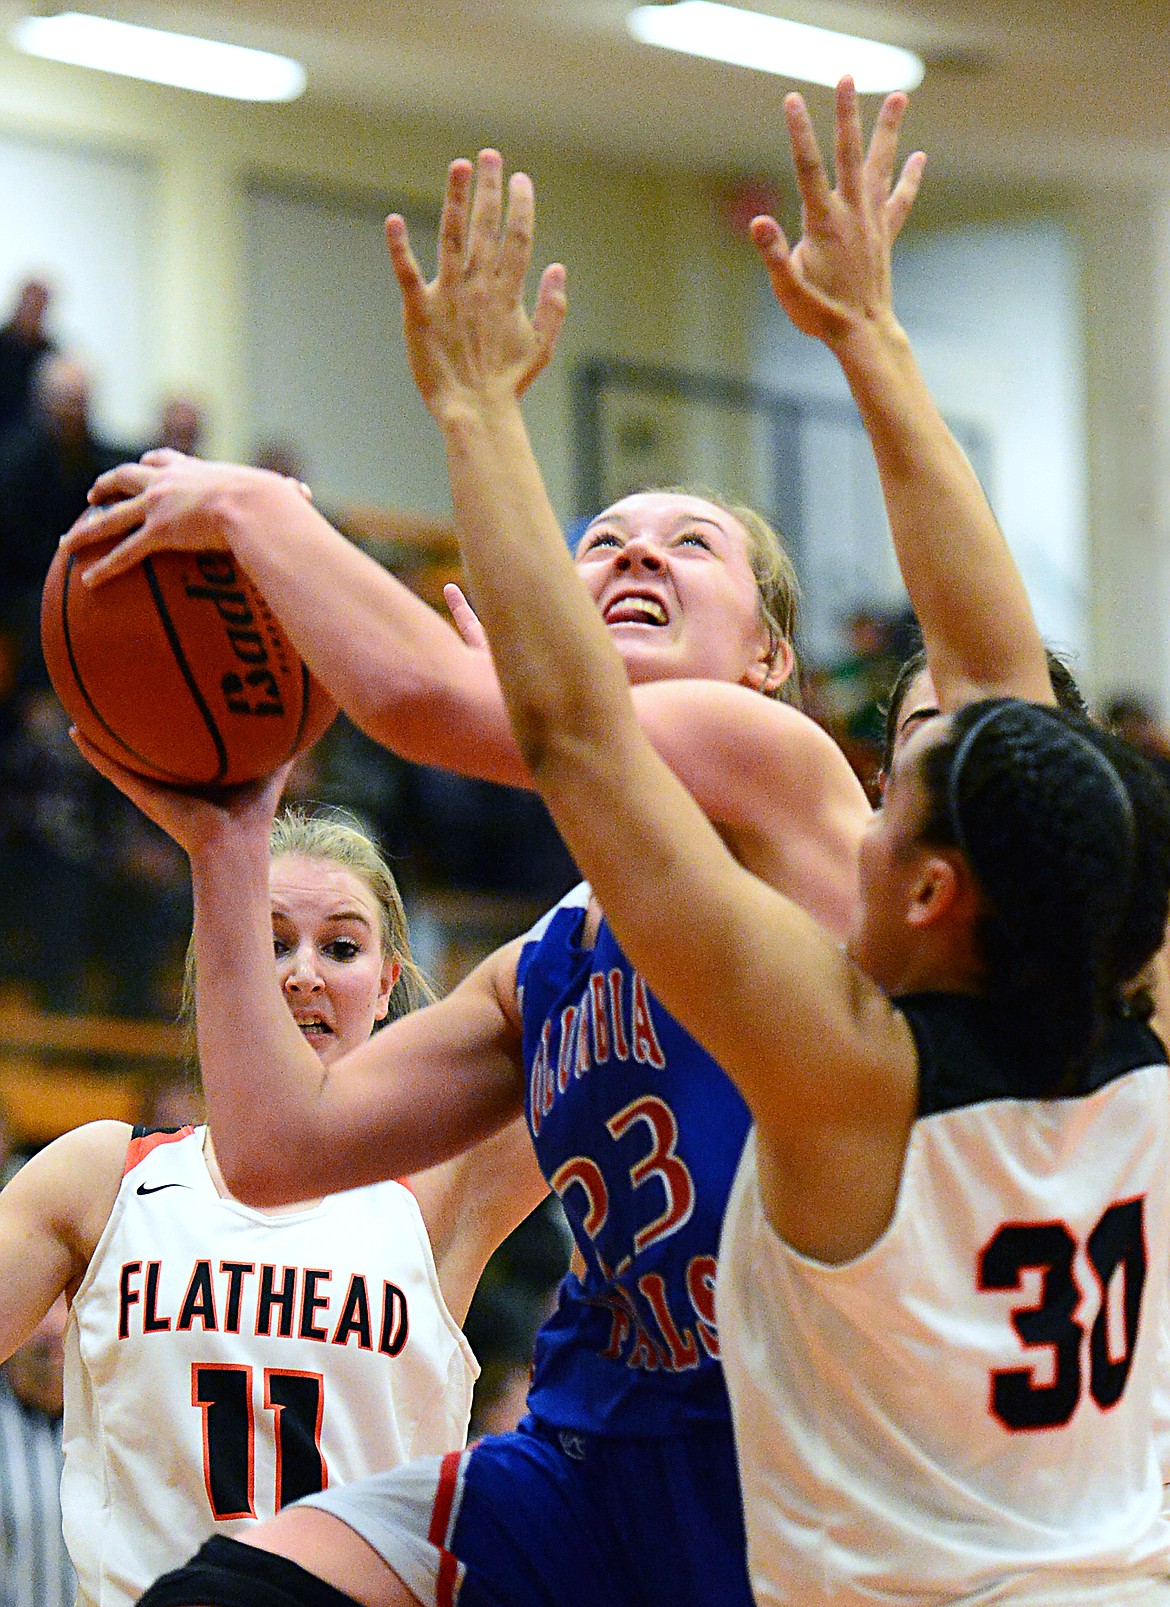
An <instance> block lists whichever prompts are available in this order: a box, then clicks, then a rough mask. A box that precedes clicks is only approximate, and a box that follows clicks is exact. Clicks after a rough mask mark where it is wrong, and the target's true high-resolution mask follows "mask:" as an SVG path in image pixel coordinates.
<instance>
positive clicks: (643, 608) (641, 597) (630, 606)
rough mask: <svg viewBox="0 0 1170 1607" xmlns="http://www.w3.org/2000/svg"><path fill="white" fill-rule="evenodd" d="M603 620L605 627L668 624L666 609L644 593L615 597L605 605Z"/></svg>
mask: <svg viewBox="0 0 1170 1607" xmlns="http://www.w3.org/2000/svg"><path fill="white" fill-rule="evenodd" d="M603 618H604V620H605V623H606V624H607V625H655V626H662V625H665V624H667V622H668V619H667V613H666V609H665V608H664V607H663V605H662V604H661V603H660V602H659V600H658V598H657V597H652V596H650V595H649V594H648V593H646V592H627V593H626V594H625V595H624V596H622V597H615V598H614V600H613V602H611V603H609V604H608V605H607V607H606V610H605V613H604V615H603Z"/></svg>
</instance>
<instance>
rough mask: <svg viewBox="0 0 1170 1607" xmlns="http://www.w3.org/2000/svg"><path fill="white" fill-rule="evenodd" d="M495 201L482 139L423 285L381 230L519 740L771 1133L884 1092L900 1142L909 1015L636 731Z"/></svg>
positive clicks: (812, 1122) (453, 182) (551, 305)
mask: <svg viewBox="0 0 1170 1607" xmlns="http://www.w3.org/2000/svg"><path fill="white" fill-rule="evenodd" d="M501 212H502V195H501V172H500V160H499V157H498V155H497V154H496V153H495V152H484V153H481V156H480V162H479V172H478V180H477V185H476V190H475V199H474V203H473V202H472V200H471V170H470V166H469V164H466V163H454V164H453V165H452V168H451V170H450V175H449V181H448V190H447V199H446V204H445V208H444V219H445V228H444V235H443V238H444V242H445V249H444V251H443V252H441V254H440V267H439V275H438V278H437V280H436V281H435V283H434V284H432V285H429V286H428V285H425V284H424V283H423V281H422V279H421V275H419V273H418V269H417V265H416V264H415V263H414V261H413V258H412V257H411V255H410V253H409V246H408V243H407V241H406V235H405V229H404V228H402V227H401V225H396V226H395V228H394V230H393V231H392V233H391V246H392V252H393V254H394V258H395V264H396V269H397V272H398V275H399V281H400V283H401V285H402V288H403V294H404V300H405V303H406V305H407V309H408V330H409V331H410V332H411V334H412V337H413V339H412V342H411V357H412V365H413V367H414V371H415V375H416V378H417V379H418V381H419V384H420V388H421V389H422V390H423V394H424V397H425V398H426V400H427V402H428V405H429V406H430V407H431V410H432V412H433V413H434V415H435V417H436V419H437V420H438V422H439V424H440V427H441V429H442V431H443V435H444V440H445V443H446V447H447V456H448V467H449V470H450V475H451V485H452V492H453V495H454V498H455V506H456V510H457V514H458V519H459V523H460V528H461V533H462V538H463V540H464V542H465V556H466V558H467V562H468V565H469V568H470V570H471V573H472V576H473V582H474V585H475V589H476V596H477V600H478V602H479V605H480V609H481V612H482V618H483V621H484V625H485V627H486V629H487V632H488V636H489V638H490V640H491V641H492V643H493V647H494V650H495V653H496V658H497V663H498V664H499V666H500V670H501V681H502V685H503V688H504V693H505V697H506V699H507V702H508V708H509V713H510V715H511V718H512V722H513V726H514V728H515V730H516V733H517V739H518V741H519V743H520V747H521V749H522V751H523V753H524V755H525V757H526V759H527V761H528V763H529V766H530V768H531V769H532V772H533V774H534V776H535V777H536V780H537V783H538V785H539V786H540V789H541V792H542V794H543V795H544V796H545V798H546V799H547V801H548V802H549V805H550V807H551V808H552V810H553V813H554V815H555V817H556V820H557V824H558V826H559V827H560V829H561V831H562V833H563V835H564V836H565V838H566V841H567V842H568V843H569V846H570V848H571V849H572V850H573V852H574V853H575V854H576V855H578V856H579V858H578V863H579V864H580V865H581V867H582V869H583V870H584V871H585V873H586V874H587V875H588V876H589V877H590V879H591V881H592V882H593V886H594V891H595V892H596V894H597V896H598V898H599V900H600V902H601V905H602V907H603V908H604V909H605V911H606V914H607V917H608V918H609V919H610V921H611V922H612V924H613V926H614V928H615V931H616V932H617V934H618V937H619V939H620V940H621V942H622V944H623V947H624V948H625V949H626V951H627V953H628V954H629V957H630V959H631V960H632V962H633V963H634V965H635V966H636V967H637V968H638V969H639V970H640V971H642V972H644V974H645V975H646V977H647V979H648V980H649V981H650V983H651V985H652V986H653V987H654V988H655V990H656V992H658V993H659V995H660V997H661V998H662V1000H663V1002H664V1003H665V1004H666V1006H667V1008H668V1009H670V1010H671V1011H672V1012H673V1013H675V1014H676V1015H677V1016H678V1018H679V1019H680V1020H681V1021H683V1022H684V1023H685V1024H686V1025H687V1026H688V1027H689V1028H690V1029H691V1030H692V1031H693V1032H695V1033H696V1035H697V1036H698V1037H699V1038H700V1040H701V1041H702V1042H703V1043H704V1044H705V1046H706V1047H707V1048H708V1049H709V1050H710V1052H711V1053H712V1054H713V1055H714V1056H715V1058H716V1059H717V1060H719V1062H720V1064H722V1065H723V1066H724V1067H725V1069H726V1070H727V1071H728V1072H729V1074H730V1075H731V1076H732V1077H733V1078H735V1079H736V1081H737V1082H738V1083H739V1084H740V1086H741V1087H742V1088H743V1090H744V1092H745V1094H746V1096H747V1098H748V1100H749V1102H750V1103H751V1105H752V1109H753V1113H754V1115H755V1117H756V1120H757V1122H758V1123H759V1125H760V1126H761V1129H762V1130H763V1131H764V1132H765V1134H766V1135H767V1136H768V1137H769V1138H771V1139H773V1140H774V1141H775V1143H776V1144H777V1145H778V1146H784V1147H791V1146H792V1145H793V1144H794V1143H796V1144H797V1146H798V1147H799V1148H802V1149H803V1148H805V1147H807V1145H808V1143H809V1140H810V1135H811V1136H812V1138H813V1140H814V1144H815V1139H816V1137H817V1136H819V1135H821V1134H823V1133H825V1132H826V1131H828V1130H830V1129H834V1128H836V1127H839V1126H841V1125H846V1126H850V1127H852V1126H855V1125H856V1124H857V1122H858V1120H859V1118H858V1114H857V1113H858V1111H864V1112H865V1113H866V1120H872V1114H873V1110H874V1108H875V1104H876V1105H877V1107H878V1108H880V1109H882V1110H883V1112H889V1113H890V1114H889V1115H888V1116H887V1120H888V1122H889V1124H890V1125H891V1130H892V1131H893V1132H894V1133H895V1135H901V1137H902V1138H904V1130H905V1126H906V1124H907V1123H908V1120H909V1116H908V1112H910V1111H912V1103H913V1101H912V1091H913V1086H914V1079H913V1049H912V1046H911V1045H910V1043H909V1038H908V1034H907V1033H906V1032H905V1030H904V1028H903V1026H902V1024H901V1021H900V1018H898V1017H897V1016H896V1015H895V1013H894V1012H893V1011H892V1010H891V1009H890V1007H889V1005H888V1004H887V1003H886V1002H885V1000H884V999H882V997H881V996H880V994H878V992H877V990H876V989H874V988H873V987H872V986H871V985H869V984H866V983H863V982H861V981H859V979H858V977H857V973H856V971H855V968H854V967H852V966H851V965H850V963H849V962H848V961H847V960H846V959H845V958H844V956H843V955H842V954H841V952H840V949H839V947H838V945H837V944H836V943H834V942H833V941H832V940H831V939H829V938H828V937H827V936H826V935H825V934H824V933H823V932H822V930H821V929H820V927H819V926H818V925H817V924H816V923H815V922H814V921H813V920H812V919H811V918H810V917H809V916H807V915H805V914H804V913H803V912H802V911H800V910H799V909H797V908H796V907H795V905H793V904H792V903H791V902H790V901H788V900H786V899H784V898H782V897H781V896H779V895H778V894H777V893H776V892H774V891H773V890H772V889H771V888H770V887H768V886H766V885H765V884H764V883H763V882H761V881H760V880H759V879H757V878H756V877H755V876H753V875H751V874H749V873H748V872H747V871H745V870H744V869H743V868H742V867H740V866H739V865H738V864H737V863H736V861H735V860H734V858H733V857H732V856H731V854H730V853H728V851H727V849H726V848H725V846H724V844H723V843H722V841H721V840H720V837H719V835H718V834H717V832H716V831H715V830H714V828H713V827H712V826H711V824H710V823H709V822H708V821H707V819H706V818H705V816H704V815H703V813H702V811H701V810H700V809H699V808H698V806H697V805H696V804H695V802H694V800H693V799H692V798H691V797H690V796H689V794H688V793H687V792H686V790H685V788H683V787H682V786H681V785H680V784H679V783H678V781H677V780H676V779H675V778H674V777H673V776H672V775H671V773H670V771H669V770H668V769H667V768H666V766H665V765H664V764H663V763H662V761H661V760H660V759H659V758H658V756H657V755H656V754H655V753H654V751H653V750H652V748H651V747H650V746H649V744H648V743H647V742H646V740H645V738H644V736H643V735H642V732H641V731H640V729H639V726H638V722H637V720H636V718H635V716H634V713H633V708H632V704H631V700H630V697H629V691H628V688H627V686H626V681H625V675H624V671H623V669H622V666H621V662H620V660H619V658H618V656H617V653H616V651H615V650H614V647H613V644H612V642H611V641H610V638H609V633H608V631H607V630H606V628H605V626H604V624H603V623H602V621H601V618H600V616H599V615H598V614H597V612H596V610H595V609H593V608H592V607H591V606H590V605H589V603H588V600H587V597H586V594H585V591H584V589H583V587H582V585H581V583H580V581H579V578H578V577H577V575H576V573H575V571H574V568H573V565H572V562H571V560H570V559H569V557H568V554H567V553H566V552H565V549H564V544H563V543H562V542H561V540H560V537H559V532H558V531H557V528H556V522H555V519H554V517H553V514H552V510H551V508H550V507H549V504H548V499H547V496H546V494H545V491H544V487H543V484H542V482H541V479H540V474H539V471H538V469H537V466H536V463H535V460H534V458H533V455H532V451H531V446H530V443H529V441H528V437H527V433H526V431H525V429H524V424H523V419H522V417H521V414H520V410H519V407H518V405H517V402H516V397H515V392H514V386H513V383H512V376H513V374H514V372H515V371H516V369H517V368H518V367H519V366H520V365H521V364H522V362H523V358H524V351H525V345H526V343H527V342H530V341H539V340H540V339H541V338H544V337H543V336H542V327H541V326H542V320H543V321H547V320H548V319H550V318H553V319H555V317H556V307H555V301H556V298H557V296H558V292H559V274H558V273H557V272H555V271H553V270H546V274H545V277H544V279H543V280H542V288H541V292H540V294H539V296H538V301H537V311H536V315H535V320H534V323H533V324H529V322H528V320H527V318H526V316H525V315H524V313H523V308H522V305H521V303H520V296H521V287H522V283H523V271H524V267H525V266H526V265H527V259H528V254H529V251H530V241H531V226H532V195H531V187H530V185H529V184H528V182H527V180H525V179H524V178H523V177H522V176H520V175H518V176H516V177H514V178H513V180H512V184H511V188H510V192H509V209H508V219H507V224H506V227H504V229H503V231H502V233H501ZM696 912H701V918H698V919H697V918H696ZM778 979H779V980H782V983H783V985H782V986H778V985H777V983H778ZM778 1045H783V1053H782V1054H778V1052H777V1046H778ZM895 1095H898V1096H900V1097H894V1096H895ZM898 1142H900V1139H899V1138H898V1137H897V1136H895V1142H894V1149H895V1150H896V1151H897V1154H898V1155H899V1157H900V1150H897V1143H898Z"/></svg>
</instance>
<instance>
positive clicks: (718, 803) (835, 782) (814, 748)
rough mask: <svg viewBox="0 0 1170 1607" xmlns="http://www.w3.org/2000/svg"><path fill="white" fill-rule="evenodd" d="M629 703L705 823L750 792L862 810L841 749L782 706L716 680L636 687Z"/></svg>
mask: <svg viewBox="0 0 1170 1607" xmlns="http://www.w3.org/2000/svg"><path fill="white" fill-rule="evenodd" d="M634 701H635V704H636V706H637V709H638V715H639V719H640V721H641V723H642V726H643V729H644V730H645V731H646V733H647V735H648V736H649V737H650V738H651V740H652V741H653V742H654V744H655V746H656V747H657V748H658V751H659V752H660V753H661V754H662V756H663V758H665V759H666V761H667V763H668V764H669V765H670V766H671V768H672V769H673V770H674V771H675V773H676V774H677V775H678V776H679V778H680V779H681V780H682V781H684V782H685V783H686V785H687V786H688V787H689V788H690V790H691V792H692V793H694V794H695V796H696V798H697V799H698V800H699V802H700V803H703V804H704V807H705V808H706V809H707V813H708V814H709V815H710V816H711V818H712V819H713V820H716V821H719V820H721V819H723V818H724V817H725V815H726V814H727V813H728V811H731V812H732V814H734V812H735V809H736V801H737V800H742V799H743V798H744V797H745V796H746V797H747V798H749V799H750V798H752V797H753V796H755V794H756V793H757V792H766V793H768V794H770V795H772V796H775V795H776V793H777V792H779V793H781V794H786V795H787V796H788V797H789V798H790V799H795V798H799V799H801V800H802V801H803V804H804V806H805V807H807V801H808V800H809V798H810V796H812V797H825V796H829V797H835V798H836V799H838V800H839V801H840V802H841V803H843V804H845V805H847V806H850V807H853V808H856V809H858V810H860V811H864V810H865V809H866V803H865V795H864V792H863V791H862V788H861V785H860V783H859V782H858V780H857V778H856V776H855V775H854V774H853V771H852V770H851V768H850V766H849V762H848V760H847V759H846V758H845V755H844V754H843V753H842V752H841V749H840V748H839V747H838V746H837V744H836V743H835V742H834V741H833V739H832V738H831V737H830V736H829V735H828V734H827V732H825V731H824V730H822V728H821V727H820V726H819V725H817V723H816V721H815V720H812V719H810V718H809V716H808V715H807V714H803V713H802V712H801V711H800V710H799V709H794V708H793V707H792V706H791V705H790V704H787V703H778V702H777V701H776V700H775V699H774V698H769V697H765V696H764V695H763V694H762V693H760V692H756V691H752V690H750V689H749V688H748V687H745V686H733V685H729V684H727V683H726V682H722V681H660V682H656V683H654V684H653V685H648V686H640V687H637V688H636V689H635V694H634ZM708 796H709V798H710V805H711V806H710V807H709V806H708V803H707V798H708Z"/></svg>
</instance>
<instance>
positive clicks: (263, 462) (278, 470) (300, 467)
mask: <svg viewBox="0 0 1170 1607" xmlns="http://www.w3.org/2000/svg"><path fill="white" fill-rule="evenodd" d="M252 467H253V468H254V469H267V470H268V472H269V473H270V474H283V475H284V476H285V477H286V478H287V479H289V480H305V479H307V478H308V471H307V468H306V464H305V457H304V453H303V452H302V451H301V450H300V448H299V447H296V446H294V445H293V444H292V442H291V441H265V442H264V444H263V446H259V447H257V448H256V450H255V452H253V454H252Z"/></svg>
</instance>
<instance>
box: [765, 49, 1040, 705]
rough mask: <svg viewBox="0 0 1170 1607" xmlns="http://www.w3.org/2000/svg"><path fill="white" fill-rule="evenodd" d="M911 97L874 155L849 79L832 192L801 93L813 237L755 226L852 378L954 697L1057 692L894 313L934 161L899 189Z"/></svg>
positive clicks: (936, 655) (969, 478)
mask: <svg viewBox="0 0 1170 1607" xmlns="http://www.w3.org/2000/svg"><path fill="white" fill-rule="evenodd" d="M905 106H906V98H905V96H902V95H892V96H890V97H889V99H888V100H887V101H886V102H885V105H884V106H883V108H882V110H881V112H880V114H879V117H878V122H877V126H876V129H875V132H874V137H873V140H872V142H871V144H870V147H869V151H868V153H863V149H862V141H861V129H860V123H859V119H858V112H857V97H856V95H855V93H854V90H853V85H852V83H851V81H849V80H843V81H842V83H841V85H839V86H838V91H837V121H836V161H835V168H836V187H835V188H830V185H829V180H828V178H827V176H826V173H825V168H824V164H823V161H822V158H821V154H820V150H819V149H818V146H817V141H816V137H815V135H814V133H813V129H812V124H811V122H810V120H809V115H808V112H807V110H806V108H805V104H804V102H803V100H802V99H801V97H800V96H799V95H790V96H788V98H787V100H786V101H785V113H786V116H787V120H788V131H789V136H790V139H791V143H792V152H793V161H794V165H795V168H796V174H797V179H798V182H799V185H800V193H801V199H802V203H803V209H802V222H803V227H804V235H803V238H802V239H801V240H800V242H799V243H798V244H797V245H796V246H795V247H793V248H792V249H791V250H790V249H789V247H788V244H787V242H786V241H785V238H784V235H783V232H782V231H781V229H780V227H779V225H778V224H777V223H776V221H775V219H773V218H770V217H761V218H757V219H755V220H754V222H753V225H752V234H753V237H754V239H755V242H756V245H757V247H758V248H759V251H760V255H761V257H762V259H763V261H764V264H765V266H766V268H767V270H768V273H769V276H770V278H771V281H772V288H773V290H774V292H775V294H776V298H777V300H778V301H779V302H780V304H781V306H782V307H783V308H784V310H785V312H786V313H787V314H788V316H789V318H790V319H791V320H792V322H793V323H794V324H795V325H796V327H797V328H798V329H800V330H802V331H803V332H804V333H806V334H809V335H813V336H815V337H816V338H817V339H819V340H821V341H823V342H824V343H825V344H826V345H827V346H828V347H829V349H830V351H832V352H833V354H834V355H835V356H836V358H837V360H838V362H839V363H840V365H841V368H842V370H843V372H844V374H845V377H846V379H847V380H848V382H849V387H850V389H851V391H852V393H853V397H854V400H855V401H856V403H857V406H858V409H859V411H860V413H861V417H862V420H863V422H864V424H865V428H866V431H867V433H868V435H869V439H870V443H871V445H872V447H873V452H874V457H875V459H876V461H877V467H878V473H879V475H880V477H881V483H882V491H883V493H884V496H885V502H886V509H887V512H888V514H889V519H890V528H891V531H892V533H893V537H894V546H895V548H896V550H897V555H898V563H899V566H900V568H901V571H902V577H903V579H904V580H905V582H906V587H907V590H908V591H909V594H910V601H911V603H912V604H913V607H914V611H915V613H916V614H917V616H918V619H919V622H920V624H921V626H922V632H923V638H924V641H925V645H926V650H927V657H928V659H929V661H930V667H931V673H932V675H933V677H934V682H935V686H936V689H937V690H938V693H939V697H940V701H941V702H942V704H943V706H944V707H948V708H950V707H955V706H957V705H958V704H960V703H964V702H969V701H971V700H972V699H974V698H977V697H985V696H990V695H1012V696H1019V697H1028V698H1034V699H1035V700H1036V701H1038V702H1051V701H1052V691H1051V687H1050V685H1049V680H1048V672H1047V667H1046V663H1045V657H1044V646H1043V642H1042V640H1041V638H1040V635H1039V632H1038V630H1037V627H1036V621H1035V619H1034V617H1033V614H1032V609H1031V605H1030V603H1029V601H1028V596H1027V593H1026V591H1025V590H1024V584H1023V580H1022V578H1021V576H1020V573H1019V570H1018V568H1017V566H1016V563H1015V560H1014V559H1013V557H1012V555H1011V552H1010V551H1009V549H1008V546H1007V543H1006V542H1005V541H1004V539H1003V534H1002V532H1001V531H1000V528H999V525H998V524H997V522H996V519H995V516H994V514H993V513H992V511H991V508H990V507H989V506H988V503H987V499H986V497H985V496H984V493H983V489H982V487H981V486H980V484H979V481H978V479H977V478H976V476H975V473H974V471H973V470H972V468H971V465H970V463H969V462H968V461H967V458H966V456H965V455H964V453H963V451H962V449H961V448H960V446H959V444H958V442H957V441H956V440H955V439H954V437H953V435H952V434H951V432H950V430H949V429H948V428H947V426H946V423H945V422H944V420H943V418H942V415H941V414H940V413H939V411H938V408H937V406H936V405H935V402H934V399H933V398H932V397H931V395H930V392H929V391H928V390H927V388H926V385H925V382H924V381H923V378H922V374H921V372H920V371H919V368H918V365H917V362H916V361H915V358H914V354H913V351H912V350H911V348H910V343H909V341H908V340H907V338H906V334H905V331H904V330H903V329H902V328H901V326H900V325H899V323H898V321H897V319H896V318H895V316H894V308H893V299H892V293H891V283H890V250H891V247H892V245H893V242H894V240H895V239H896V238H897V235H898V232H899V230H900V229H901V227H902V224H903V223H904V222H905V219H906V216H907V215H908V213H909V211H910V207H911V205H912V204H913V200H914V196H915V194H916V192H917V189H918V183H919V179H920V177H921V173H922V167H923V164H924V161H925V158H924V157H922V155H921V154H920V153H915V155H913V156H911V157H910V158H909V160H908V161H907V163H906V165H905V168H904V169H903V172H902V175H901V177H900V179H899V181H898V183H897V184H896V185H895V186H894V187H893V189H892V190H891V177H892V174H893V164H894V152H895V145H896V142H897V136H898V130H899V127H900V124H901V121H902V116H903V114H904V111H905Z"/></svg>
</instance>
